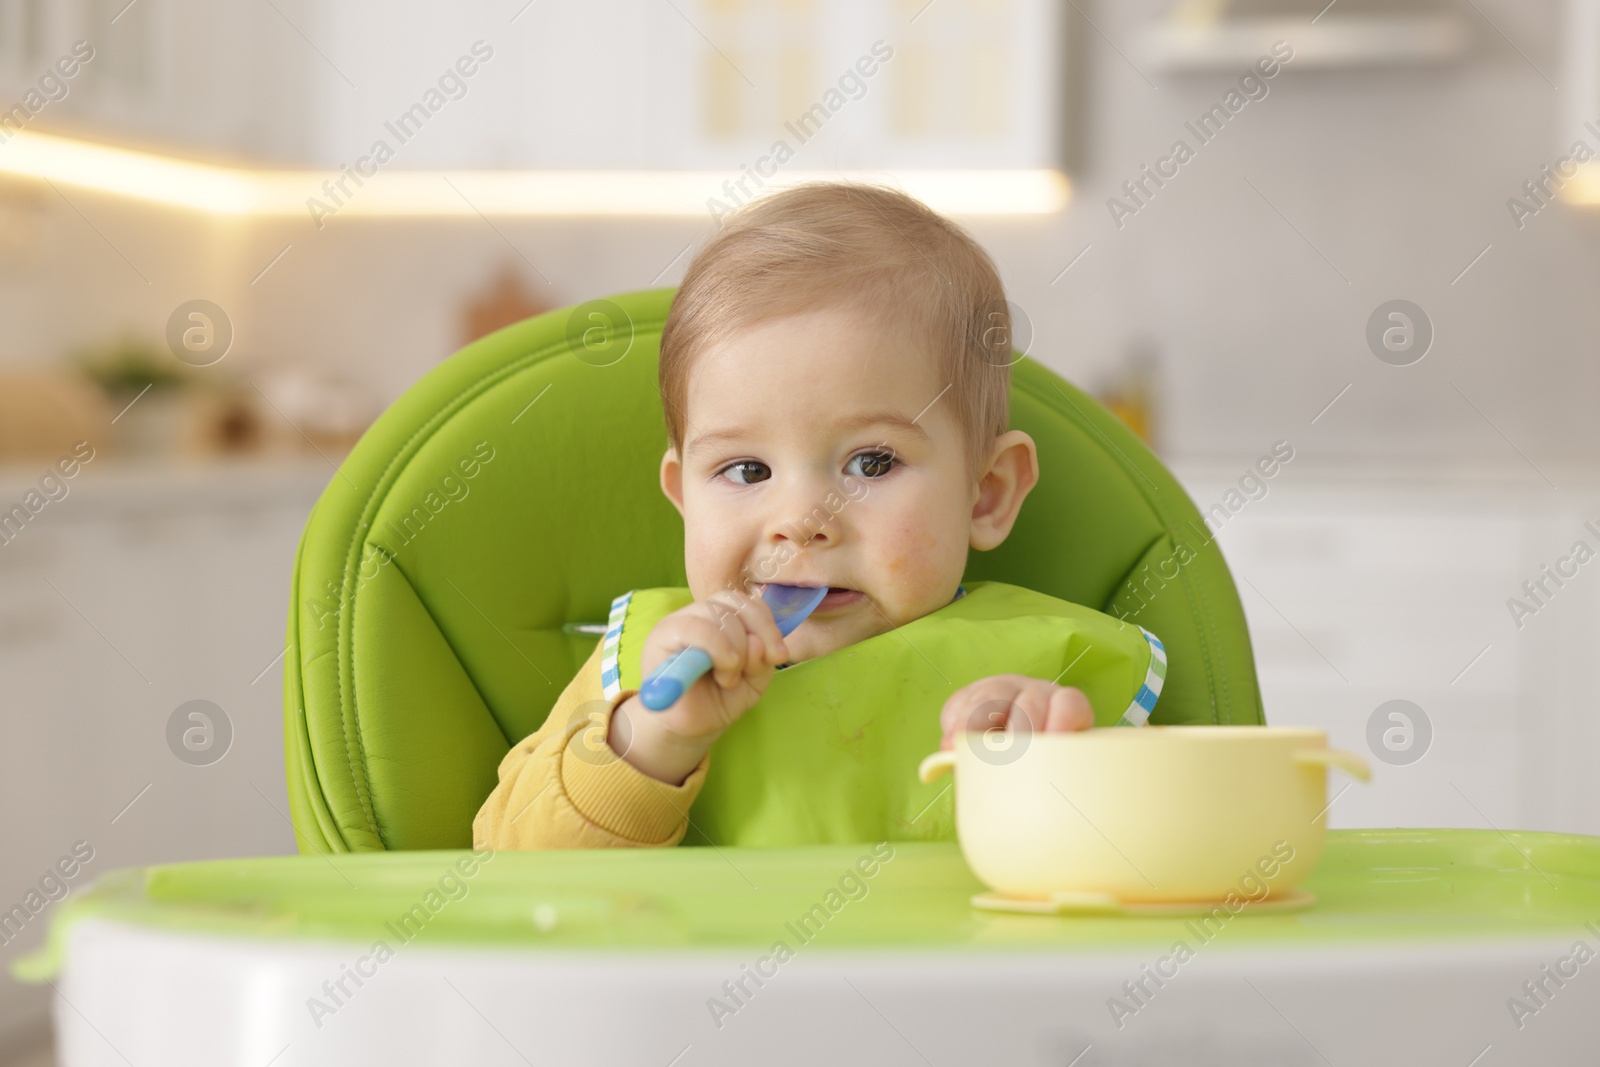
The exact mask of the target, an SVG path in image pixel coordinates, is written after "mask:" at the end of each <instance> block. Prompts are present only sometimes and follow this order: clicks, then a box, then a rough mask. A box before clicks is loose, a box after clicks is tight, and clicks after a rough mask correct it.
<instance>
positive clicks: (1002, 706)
mask: <svg viewBox="0 0 1600 1067" xmlns="http://www.w3.org/2000/svg"><path fill="white" fill-rule="evenodd" d="M1019 716H1020V717H1021V720H1022V721H1017V717H1019ZM1093 725H1094V710H1093V709H1092V708H1090V707H1089V698H1088V697H1086V696H1084V695H1083V691H1082V690H1080V689H1072V688H1069V687H1068V686H1064V685H1056V684H1055V683H1053V682H1047V681H1045V680H1044V679H1042V678H1029V677H1028V676H1027V675H1024V674H993V675H990V676H989V677H987V678H979V679H978V680H977V681H976V682H973V683H972V684H971V685H966V686H962V687H961V688H960V689H958V690H956V691H955V693H953V694H952V695H951V697H950V699H949V700H946V701H945V702H944V710H943V711H941V712H940V713H939V727H940V729H941V731H942V732H943V734H944V736H943V738H941V739H940V741H939V747H940V748H952V747H954V745H955V735H956V734H957V733H959V732H961V731H963V730H965V731H967V732H969V733H981V732H983V731H986V730H1000V729H1007V730H1012V731H1032V732H1034V733H1066V732H1068V731H1071V730H1087V729H1089V728H1090V727H1091V726H1093Z"/></svg>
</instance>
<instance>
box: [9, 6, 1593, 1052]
mask: <svg viewBox="0 0 1600 1067" xmlns="http://www.w3.org/2000/svg"><path fill="white" fill-rule="evenodd" d="M879 42H881V44H879ZM1279 42H1282V44H1279ZM875 45H876V46H877V47H876V48H875ZM886 52H887V53H888V54H887V56H886V55H885V53H886ZM1262 57H1265V60H1264V61H1263V60H1262ZM1258 61H1260V65H1259V66H1258ZM869 69H870V73H868V71H869ZM1267 70H1270V71H1271V75H1270V76H1267V75H1266V71H1267ZM69 72H70V73H69ZM1230 94H1231V95H1230ZM8 105H10V106H11V110H10V111H9V112H8V113H6V114H3V115H0V324H3V326H0V513H3V514H0V715H3V723H4V731H3V733H0V815H3V818H0V910H3V909H10V908H11V907H12V906H13V905H14V904H22V903H24V901H25V900H26V898H27V896H28V894H29V893H30V891H33V890H35V889H36V888H37V887H38V886H39V885H40V880H41V877H42V876H44V875H45V874H47V872H48V870H49V868H51V866H52V865H53V864H54V863H55V862H56V860H57V859H58V858H59V857H61V856H63V855H66V854H68V853H69V852H70V851H71V850H72V848H73V846H74V844H75V843H77V842H80V841H83V842H87V843H88V844H89V845H90V846H91V847H92V848H93V853H94V855H93V860H92V861H91V862H90V863H88V864H87V865H86V866H85V870H84V871H83V872H82V873H81V874H80V875H78V876H77V884H81V883H82V882H83V881H86V880H88V879H92V878H94V877H96V876H98V875H101V874H103V873H105V872H107V871H109V870H111V869H113V868H116V867H120V866H126V865H129V864H136V863H151V862H161V861H173V860H183V859H191V858H200V857H212V856H240V855H252V854H261V853H276V852H288V851H292V850H293V848H294V840H293V836H292V834H291V831H290V826H289V820H288V815H287V806H286V800H285V795H284V785H283V780H282V779H283V762H282V742H281V728H280V715H281V709H280V698H281V687H280V674H281V667H282V665H281V656H282V653H283V651H284V640H283V636H282V635H283V631H284V620H285V613H286V607H287V605H286V592H287V588H288V578H289V573H290V568H291V564H292V558H293V553H294V549H295V544H296V540H297V538H298V535H299V532H300V529H301V527H302V526H303V524H304V522H305V519H306V516H307V514H308V511H309V509H310V508H311V506H312V504H313V502H314V501H315V500H316V498H317V495H318V493H319V492H320V491H321V489H322V488H323V486H324V485H325V484H326V483H327V482H328V480H329V478H330V477H332V471H333V466H334V464H336V463H337V462H338V460H339V458H340V457H341V455H342V454H343V453H344V452H345V451H346V450H347V449H348V448H349V446H350V444H351V443H352V442H353V441H354V440H355V439H356V438H357V437H359V435H360V434H361V432H362V430H363V429H364V427H365V426H366V425H368V424H369V423H370V421H371V420H372V419H373V418H374V417H375V416H376V415H377V414H378V413H379V412H380V411H382V410H383V408H384V406H385V405H387V404H388V403H390V402H391V401H393V400H394V399H395V398H396V397H398V396H399V395H400V394H401V393H402V392H404V391H405V390H406V389H407V387H409V386H410V385H411V384H412V383H413V382H414V381H416V380H417V379H418V378H419V377H420V376H421V375H422V374H424V373H425V372H426V371H428V370H429V369H430V368H431V367H433V366H434V365H436V364H437V363H438V362H439V361H440V360H441V359H443V358H445V357H446V356H448V355H449V354H450V353H451V352H452V351H453V350H455V349H456V348H457V347H459V346H460V345H461V344H462V343H464V342H465V341H468V340H470V339H472V338H473V337H476V336H480V335H482V334H483V333H486V332H489V331H491V330H493V329H496V328H498V327H500V326H502V325H505V324H507V323H509V322H514V321H516V320H518V319H520V318H523V317H525V316H527V315H530V314H534V313H536V312H539V311H541V310H545V309H549V308H555V307H561V306H564V305H567V304H571V303H575V302H579V301H582V300H586V299H589V298H593V297H597V296H604V295H607V294H611V293H614V292H618V291H623V290H630V289H639V288H646V287H651V286H655V285H669V284H673V283H675V282H676V281H677V280H678V279H679V278H680V277H681V275H682V272H683V270H684V268H685V265H686V264H687V261H688V260H689V258H690V257H691V256H692V254H693V249H694V247H695V246H696V244H697V242H699V241H701V240H703V239H704V238H705V237H706V235H707V234H709V233H710V232H712V230H713V228H714V226H715V222H714V214H715V212H716V210H718V205H719V204H720V205H721V206H722V207H732V206H734V204H735V203H736V202H737V200H738V199H740V198H743V197H744V196H745V195H747V194H748V193H749V192H750V191H753V190H754V189H755V183H754V181H753V180H751V179H750V178H749V177H748V175H749V174H750V173H752V172H756V173H758V174H760V175H763V176H764V180H765V181H766V182H767V183H768V184H772V183H776V182H787V181H793V180H801V179H803V178H806V177H816V176H834V175H843V176H854V177H864V178H872V179H878V180H888V181H892V182H896V183H898V184H901V185H902V186H903V187H905V188H907V189H908V190H909V191H911V192H913V193H916V194H917V195H921V196H923V197H924V198H925V199H927V200H928V201H929V202H930V203H931V204H933V206H935V207H936V208H940V209H942V210H946V211H948V212H950V213H951V214H953V215H954V216H955V217H956V218H958V219H959V220H960V221H961V222H962V223H963V224H965V225H966V226H967V227H969V228H970V229H971V231H972V232H973V233H974V234H975V235H976V236H977V238H978V239H979V240H980V241H981V242H982V243H983V244H984V245H985V246H986V247H987V248H988V249H989V250H990V251H991V253H992V254H993V255H994V257H995V259H996V261H997V262H998V264H999V266H1000V269H1001V271H1002V273H1003V275H1004V277H1005V280H1006V283H1007V286H1008V289H1009V293H1010V296H1011V299H1012V301H1013V302H1014V304H1015V305H1016V307H1017V309H1018V313H1017V320H1018V325H1017V334H1018V336H1017V341H1018V344H1019V345H1022V346H1025V347H1026V348H1027V349H1028V350H1029V352H1030V353H1031V354H1032V355H1033V356H1034V357H1036V358H1038V359H1040V360H1042V361H1043V362H1045V363H1046V364H1048V365H1049V366H1051V367H1052V368H1054V369H1055V370H1057V371H1059V372H1060V373H1062V374H1064V375H1066V376H1067V377H1069V378H1071V379H1072V380H1073V381H1075V382H1077V383H1079V384H1080V385H1083V386H1084V387H1086V388H1088V389H1090V390H1091V391H1093V392H1094V393H1095V394H1096V395H1098V396H1100V397H1101V398H1102V399H1104V400H1105V401H1106V402H1107V403H1108V404H1110V405H1111V406H1112V407H1113V408H1114V409H1115V410H1116V411H1117V412H1118V413H1119V414H1120V415H1122V416H1123V417H1124V418H1125V419H1127V420H1128V421H1129V422H1130V424H1132V425H1134V426H1135V427H1136V428H1137V429H1139V430H1140V432H1142V433H1144V434H1145V435H1146V436H1147V437H1148V438H1149V439H1150V440H1151V441H1152V443H1153V444H1154V446H1155V447H1156V448H1157V450H1158V452H1159V453H1160V454H1161V456H1162V457H1163V458H1164V459H1165V460H1166V461H1167V462H1168V463H1170V464H1171V465H1172V467H1173V468H1174V470H1175V471H1176V472H1177V473H1178V475H1179V477H1180V478H1181V479H1182V480H1183V481H1184V483H1185V484H1186V486H1187V487H1188V488H1189V490H1190V492H1191V494H1192V495H1193V496H1194V498H1195V500H1196V502H1197V503H1198V504H1199V505H1200V507H1201V509H1202V511H1206V512H1207V514H1208V522H1210V523H1211V524H1212V527H1213V529H1214V530H1215V531H1216V533H1217V536H1218V537H1219V539H1220V541H1221V543H1222V545H1223V548H1224V551H1225V552H1226V554H1227V556H1228V559H1229V561H1230V563H1231V564H1232V566H1233V568H1234V572H1235V575H1236V577H1237V579H1238V581H1239V586H1240V591H1241V595H1242V597H1243V599H1244V603H1245V606H1246V608H1247V610H1248V612H1249V617H1250V623H1251V627H1252V634H1253V637H1254V641H1255V647H1256V653H1257V657H1258V661H1259V665H1260V672H1261V681H1262V687H1263V690H1264V694H1265V699H1266V706H1267V712H1268V715H1269V718H1270V720H1271V721H1272V722H1273V723H1275V724H1293V725H1310V726H1317V727H1322V728H1325V729H1327V730H1329V731H1330V732H1331V734H1332V741H1333V743H1334V744H1336V745H1338V746H1340V747H1346V748H1351V749H1355V750H1357V751H1362V752H1366V753H1370V754H1371V755H1373V756H1374V759H1375V761H1381V762H1377V763H1376V767H1377V775H1376V778H1375V780H1374V782H1373V783H1372V784H1371V785H1370V786H1365V787H1356V788H1353V789H1350V790H1349V792H1348V793H1338V794H1337V796H1336V798H1335V800H1334V803H1333V806H1332V808H1331V809H1330V811H1329V815H1328V819H1329V822H1330V823H1331V824H1332V825H1333V826H1336V827H1353V826H1389V825H1405V826H1462V827H1479V828H1483V827H1496V828H1500V829H1506V828H1513V827H1515V828H1525V829H1541V830H1559V831H1570V832H1584V833H1597V832H1600V791H1597V790H1596V789H1595V788H1594V787H1593V785H1592V782H1593V780H1594V771H1593V764H1594V761H1595V759H1596V757H1597V755H1600V727H1597V725H1596V715H1595V709H1596V708H1597V707H1600V675H1597V668H1596V657H1595V655H1594V651H1595V649H1596V646H1597V643H1600V562H1593V563H1591V562H1589V556H1591V555H1593V554H1594V552H1595V550H1600V431H1597V428H1596V420H1595V416H1594V411H1595V408H1596V403H1597V401H1600V360H1597V359H1596V357H1595V351H1596V343H1597V342H1596V337H1597V334H1600V171H1597V170H1596V168H1597V167H1600V164H1588V165H1584V164H1585V163H1586V161H1587V160H1588V159H1589V158H1590V157H1591V156H1593V155H1594V154H1595V153H1596V152H1597V151H1600V0H1572V2H1570V3H1562V2H1558V0H1434V2H1424V0H1416V2H1409V0H1407V2H1402V0H1387V2H1381V0H1335V2H1333V3H1328V2H1327V0H1235V2H1229V0H1182V2H1178V3H1173V2H1171V0H1122V2H1110V0H1098V2H1091V0H1065V2H1061V3H1056V2H1052V0H605V2H596V0H590V2H587V3H584V4H574V3H565V2H561V0H532V2H529V0H492V2H490V0H466V2H462V3H457V4H452V5H434V4H424V3H421V2H417V0H410V2H405V3H400V2H394V0H391V2H388V3H378V2H376V0H320V2H319V0H243V2H239V3H231V4H212V3H206V2H204V0H132V2H129V0H0V107H4V106H8ZM1202 117H1204V121H1203V118H1202ZM779 140H782V141H784V142H785V144H786V147H787V148H788V149H789V150H790V152H791V153H792V158H788V157H785V158H784V159H783V160H782V162H781V165H779V164H778V161H777V159H776V158H775V157H773V156H772V151H773V147H774V142H776V141H779ZM380 141H381V142H383V143H384V145H385V148H386V150H387V151H385V152H377V151H376V145H377V142H380ZM1178 141H1182V142H1184V143H1185V146H1186V148H1185V151H1183V152H1181V153H1178V154H1177V155H1174V153H1175V151H1176V149H1175V142H1178ZM1580 145H1581V148H1580ZM763 160H765V162H763ZM1151 175H1155V176H1156V177H1151ZM1163 175H1164V176H1163ZM1158 178H1159V181H1158V180H1157V179H1158ZM741 179H742V180H744V182H745V187H744V189H743V190H740V188H739V186H738V182H739V181H740V180H741ZM725 182H726V183H727V185H726V186H725V185H724V183H725ZM324 183H327V184H326V185H325V184H324ZM1125 183H1127V184H1125ZM712 201H716V202H715V203H713V202H712ZM1394 301H1406V302H1408V303H1406V304H1400V305H1396V304H1392V302H1394ZM1397 316H1398V317H1397ZM79 442H87V444H86V445H81V446H80V445H79ZM1275 450H1276V457H1277V459H1278V460H1279V462H1276V463H1264V464H1262V466H1260V467H1258V466H1257V464H1258V461H1261V460H1262V458H1263V457H1269V456H1273V455H1274V453H1275ZM1285 451H1288V452H1291V453H1292V459H1290V460H1288V461H1287V462H1283V461H1282V456H1283V454H1284V453H1285ZM1267 467H1270V468H1271V469H1272V471H1273V473H1272V475H1271V476H1270V477H1264V476H1262V475H1261V473H1260V471H1261V470H1262V469H1265V468H1267ZM69 470H70V471H71V475H70V476H68V474H67V472H68V471H69ZM17 507H20V508H22V517H18V513H17V511H16V508H17ZM8 516H9V525H5V524H4V521H5V520H6V519H7V517H8ZM1083 521H1093V517H1092V516H1085V517H1084V519H1083ZM1588 523H1593V525H1592V526H1590V525H1586V524H1588ZM1579 542H1583V543H1584V545H1585V549H1584V550H1583V551H1579V550H1578V549H1577V545H1578V543H1579ZM1552 575H1555V577H1552ZM1525 583H1537V584H1530V585H1528V586H1525ZM1530 590H1531V591H1530ZM1518 604H1520V605H1521V606H1520V607H1518V606H1517V605H1518ZM192 700H204V701H209V702H211V703H212V704H214V705H215V706H216V708H218V709H221V712H222V715H223V717H225V720H226V721H225V723H216V724H214V727H215V728H216V729H218V730H219V731H220V730H221V729H222V728H223V727H224V726H226V727H227V728H228V732H229V734H230V737H229V739H228V740H227V743H226V746H225V747H224V749H223V750H224V751H225V753H226V754H225V755H224V756H223V757H222V758H221V759H218V760H215V761H214V762H203V761H198V760H195V759H193V758H190V759H188V760H185V759H181V758H179V756H178V755H176V754H175V753H177V752H179V751H180V748H181V746H179V745H177V744H176V743H172V742H170V740H169V739H170V737H171V734H170V733H169V730H168V725H169V720H171V719H172V717H173V715H174V712H175V709H177V708H178V707H179V706H180V705H182V704H185V703H186V702H188V701H192ZM1395 702H1399V703H1395ZM185 721H189V720H185ZM1336 788H1337V786H1336ZM1508 847H1509V846H1508ZM35 899H36V900H37V899H38V898H37V897H35ZM49 914H50V912H49V909H48V906H46V908H45V910H44V912H43V913H42V914H39V915H37V916H34V917H33V918H32V919H31V921H29V922H28V923H26V924H21V928H20V929H11V928H4V927H0V942H3V943H0V963H9V962H10V961H11V960H13V959H15V958H16V956H17V955H18V954H20V953H22V952H25V951H27V950H29V949H31V948H32V947H34V946H35V945H36V944H37V943H38V941H39V938H40V935H41V932H42V930H43V928H44V926H45V925H46V920H48V918H49ZM47 992H48V990H44V991H41V990H40V989H37V988H32V987H23V986H19V985H16V984H15V983H13V982H12V981H11V979H10V978H9V977H0V1061H4V1060H5V1059H6V1058H7V1057H8V1056H11V1057H19V1056H24V1055H30V1056H34V1057H37V1058H38V1059H37V1062H48V1051H47V1050H41V1042H42V1041H43V1036H42V1035H44V1033H45V1011H46V996H45V995H44V994H45V993H47ZM25 1062H35V1060H34V1059H28V1060H26V1061H25Z"/></svg>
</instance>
